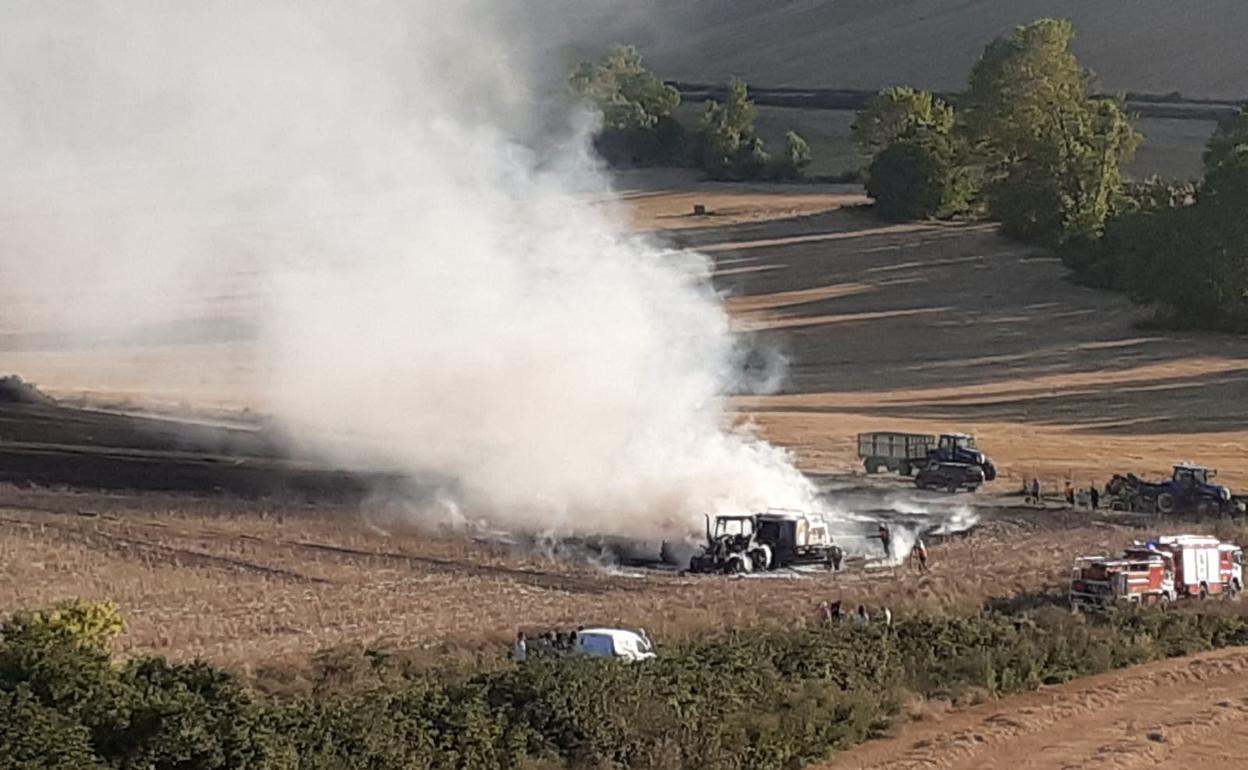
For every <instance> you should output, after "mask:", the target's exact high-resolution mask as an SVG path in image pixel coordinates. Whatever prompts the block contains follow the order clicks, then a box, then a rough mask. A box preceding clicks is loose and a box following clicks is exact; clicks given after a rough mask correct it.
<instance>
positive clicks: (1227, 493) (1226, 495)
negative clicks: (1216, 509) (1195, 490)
mask: <svg viewBox="0 0 1248 770" xmlns="http://www.w3.org/2000/svg"><path fill="white" fill-rule="evenodd" d="M1218 494H1219V495H1221V496H1222V499H1223V500H1225V501H1226V502H1228V503H1229V502H1230V501H1231V490H1229V489H1227V488H1226V487H1218Z"/></svg>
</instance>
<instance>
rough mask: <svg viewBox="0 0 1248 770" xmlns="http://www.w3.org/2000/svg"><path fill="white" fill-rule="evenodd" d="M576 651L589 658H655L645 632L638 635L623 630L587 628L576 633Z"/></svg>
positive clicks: (634, 632)
mask: <svg viewBox="0 0 1248 770" xmlns="http://www.w3.org/2000/svg"><path fill="white" fill-rule="evenodd" d="M576 651H577V652H578V653H580V654H582V655H588V656H590V657H591V658H621V659H623V660H649V659H650V658H653V657H655V654H654V646H653V645H652V644H650V640H649V639H648V638H646V633H645V631H642V632H641V633H638V632H636V631H629V630H627V629H623V628H587V629H585V630H584V631H578V632H577V633H576Z"/></svg>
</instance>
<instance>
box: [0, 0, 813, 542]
mask: <svg viewBox="0 0 1248 770" xmlns="http://www.w3.org/2000/svg"><path fill="white" fill-rule="evenodd" d="M618 5H619V6H620V7H622V8H623V7H626V6H627V5H628V4H627V3H625V2H624V0H620V3H619V4H618ZM524 6H526V4H523V3H509V2H506V0H497V1H496V2H484V1H482V0H460V1H459V2H449V3H448V2H444V0H409V1H408V2H397V0H392V1H389V2H348V1H347V0H334V1H332V2H330V1H323V2H286V1H281V0H248V1H241V0H240V1H238V2H211V1H210V2H201V3H167V2H155V1H154V0H129V1H128V2H124V3H115V2H113V3H108V2H73V3H68V2H55V1H53V0H38V1H37V2H36V1H31V2H24V1H9V2H4V3H3V5H2V7H3V8H4V13H3V17H0V35H2V36H3V37H2V44H0V68H2V70H0V89H2V90H0V100H2V101H0V163H2V164H3V166H4V168H5V173H4V175H3V178H2V179H0V222H2V223H3V231H2V232H0V259H3V265H4V270H5V278H6V281H10V283H9V286H10V287H13V286H14V285H15V284H16V285H17V286H18V288H19V289H20V290H21V292H22V293H23V295H27V296H29V295H40V296H44V297H46V296H49V295H52V294H55V295H58V296H61V297H65V298H67V299H66V300H65V301H63V302H60V303H58V307H57V308H56V310H55V311H50V310H49V309H48V304H47V303H43V304H40V305H38V308H39V309H38V312H35V311H34V310H31V311H30V312H29V314H28V315H27V317H23V318H20V319H18V320H19V321H20V322H22V323H24V324H26V326H27V327H29V326H31V325H32V324H33V325H34V326H35V328H44V327H45V326H46V327H49V328H51V327H56V328H58V329H64V330H69V331H70V332H73V333H78V332H81V331H82V330H83V329H94V328H98V327H100V326H101V324H110V323H111V324H114V325H115V324H116V322H117V320H118V319H124V320H125V321H126V322H127V323H129V324H132V325H133V324H150V323H164V322H167V321H169V320H179V321H185V320H186V319H187V318H192V319H195V320H204V319H207V320H208V321H217V322H219V321H221V320H222V318H220V317H218V316H228V317H229V318H230V319H234V320H237V318H242V319H243V321H244V323H243V324H242V327H243V328H244V329H252V330H253V336H254V346H253V348H254V349H253V352H252V353H251V355H253V356H254V358H253V360H252V361H251V365H252V366H254V368H255V377H256V379H257V381H258V383H259V389H258V393H259V394H260V399H261V403H259V404H258V406H259V407H261V408H262V409H265V410H266V411H269V412H271V413H272V414H274V415H275V416H276V417H277V418H279V419H280V420H281V421H282V422H283V424H285V425H286V426H287V427H288V428H289V429H290V431H291V433H292V435H294V436H296V437H297V438H298V439H299V440H300V441H301V442H304V443H306V444H309V445H312V446H315V447H316V448H317V449H318V451H321V452H323V453H324V454H326V455H327V456H328V457H329V458H331V459H333V460H335V461H337V462H348V463H356V464H360V465H365V466H369V467H384V468H395V467H397V468H402V469H405V470H410V471H412V472H414V473H422V474H424V473H433V474H438V475H442V476H446V477H448V478H451V479H454V480H455V482H456V484H457V489H458V492H457V499H456V501H455V505H456V506H458V507H459V508H461V509H462V510H464V511H465V512H467V513H469V515H472V516H481V517H486V518H490V519H492V520H494V521H496V522H499V523H503V524H509V525H520V526H525V527H529V528H537V529H544V530H552V531H556V532H574V531H580V532H586V531H592V532H621V533H622V532H629V533H645V532H651V533H653V532H657V531H663V530H682V529H687V528H688V527H690V526H696V525H697V522H698V521H699V517H700V514H701V512H703V511H712V512H713V511H715V510H720V509H734V508H757V507H761V506H766V505H777V506H789V507H809V506H810V504H811V498H812V497H813V493H812V488H811V486H810V484H809V483H808V482H807V481H806V479H804V478H803V476H802V475H801V474H800V473H798V472H797V471H796V470H795V469H794V467H793V465H792V463H791V461H790V458H789V457H788V456H787V454H786V453H784V452H783V451H781V450H779V449H777V448H774V447H772V446H770V445H768V444H766V443H764V442H762V441H759V440H757V439H756V438H754V437H753V436H752V435H751V434H749V433H748V432H743V431H741V430H738V429H734V428H733V427H732V426H731V423H730V416H729V415H728V414H727V412H726V410H725V404H724V401H723V394H724V393H725V392H727V391H728V390H729V389H731V388H732V387H734V385H735V384H736V380H737V377H738V371H739V367H738V364H739V353H740V351H739V350H737V348H736V343H735V341H734V338H733V336H732V335H731V333H730V330H729V325H728V319H727V317H726V315H725V313H724V311H723V309H722V307H721V305H720V303H719V301H718V298H717V297H716V296H715V294H714V293H713V291H712V290H711V289H710V287H709V282H708V268H709V264H708V262H707V260H706V259H704V258H702V257H700V256H698V255H695V254H689V253H671V252H668V251H666V250H665V249H663V248H662V247H661V246H660V245H659V244H656V243H654V242H651V241H648V240H646V239H643V238H639V237H635V236H633V235H630V234H629V232H628V230H627V228H626V226H625V224H624V223H623V220H622V214H621V213H620V212H619V211H617V210H615V209H614V208H612V207H611V206H609V205H606V204H603V203H601V201H602V200H603V199H604V198H605V197H606V194H607V193H608V192H609V190H608V188H607V182H606V181H605V178H604V176H603V175H602V174H601V173H600V170H599V169H598V168H597V167H596V165H595V163H594V160H593V159H592V157H591V153H590V152H589V150H588V147H589V143H588V136H589V134H590V132H591V129H592V117H591V116H588V115H585V114H578V113H577V112H576V111H575V110H572V109H571V108H570V105H568V104H566V102H562V101H560V100H557V99H552V98H551V95H552V93H554V92H552V91H551V90H549V89H547V88H545V87H544V85H545V83H546V81H544V80H543V77H542V76H544V75H547V74H549V73H552V72H553V73H560V74H561V73H562V72H564V71H565V69H566V67H567V65H568V63H569V62H568V61H566V60H564V59H561V58H560V57H559V53H558V52H559V51H560V50H561V45H562V44H564V43H567V42H569V41H568V40H566V39H563V38H562V33H561V32H560V30H563V29H564V27H563V26H562V24H561V19H562V18H564V17H562V16H561V14H566V13H567V12H569V11H571V10H576V11H577V12H578V14H577V15H576V17H575V18H576V19H578V20H579V21H581V22H583V21H584V20H585V19H586V17H587V15H590V14H589V12H588V11H587V10H586V9H587V8H591V7H592V6H594V4H593V3H589V4H586V3H583V2H576V0H566V3H565V2H556V0H545V2H543V3H540V4H535V5H533V6H532V7H524ZM597 6H598V7H597V8H594V9H593V10H595V11H604V10H605V11H610V10H611V7H612V5H611V4H606V3H598V4H597ZM539 7H540V9H541V11H542V12H541V13H540V14H539V13H538V12H537V10H536V9H537V8H539ZM566 18H573V17H571V16H568V17H566ZM593 200H597V201H599V202H598V203H591V201H593ZM32 307H33V306H32ZM223 308H224V309H223ZM11 312H17V313H20V312H21V309H20V308H19V309H18V310H16V311H11ZM214 314H215V315H214ZM236 326H237V324H236ZM152 376H153V377H157V376H159V372H158V371H156V370H153V373H152Z"/></svg>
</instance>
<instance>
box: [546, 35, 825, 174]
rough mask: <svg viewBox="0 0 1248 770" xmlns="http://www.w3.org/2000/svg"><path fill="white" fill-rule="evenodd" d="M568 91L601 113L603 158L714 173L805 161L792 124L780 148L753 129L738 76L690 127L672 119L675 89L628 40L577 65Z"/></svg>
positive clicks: (806, 149) (753, 110) (763, 170)
mask: <svg viewBox="0 0 1248 770" xmlns="http://www.w3.org/2000/svg"><path fill="white" fill-rule="evenodd" d="M568 82H569V86H570V89H571V91H572V94H573V95H574V96H576V97H577V98H580V99H584V100H586V101H588V102H590V103H591V104H593V105H594V106H595V107H596V108H597V110H598V111H599V112H600V113H601V115H602V126H601V128H600V129H599V131H598V134H597V137H596V139H595V143H596V147H597V149H598V152H599V153H600V154H601V155H602V157H603V158H604V159H606V160H607V162H608V163H611V164H613V165H620V166H648V165H671V166H692V167H696V168H701V169H703V170H704V171H706V173H707V175H708V176H709V177H711V178H712V179H719V180H735V181H741V180H750V179H772V180H781V179H795V178H797V177H799V176H800V175H801V173H802V170H803V169H804V168H806V166H808V165H809V164H810V161H811V152H810V145H809V144H808V143H807V142H806V140H805V139H803V138H802V137H801V136H800V135H798V134H797V133H796V132H795V131H789V132H788V133H787V134H786V135H785V138H784V147H783V148H781V150H780V151H779V152H778V153H773V152H771V151H770V150H768V148H767V146H766V144H765V143H764V142H763V140H762V138H761V137H759V136H758V132H757V130H756V128H755V122H756V120H757V118H758V108H757V107H755V105H754V102H753V101H751V100H750V95H749V87H748V86H747V85H746V83H745V81H743V80H739V79H738V80H733V81H732V82H731V83H729V87H728V93H727V96H726V97H725V99H724V101H723V102H722V103H720V102H717V101H715V100H710V101H708V102H707V103H706V109H705V111H704V112H703V114H702V120H701V123H700V124H699V127H698V130H697V131H696V132H694V133H692V134H690V132H689V131H688V130H687V129H686V128H685V127H684V125H683V124H682V123H681V122H680V121H679V120H677V119H676V118H675V116H674V113H675V111H676V109H677V108H678V107H679V106H680V102H681V99H680V93H679V92H678V91H677V90H676V89H675V88H674V87H673V86H670V85H668V84H666V83H664V82H663V81H662V80H659V78H658V77H657V76H655V74H654V73H653V72H651V71H650V70H648V69H646V68H645V67H644V66H643V65H642V60H641V55H640V54H639V53H638V52H637V49H635V48H633V47H631V46H622V45H617V46H614V47H612V48H611V49H610V50H609V51H608V52H607V54H606V55H605V56H604V57H603V58H602V59H601V60H599V61H596V62H594V61H583V62H581V63H579V64H577V65H576V67H575V68H573V70H572V74H571V75H570V76H569V79H568Z"/></svg>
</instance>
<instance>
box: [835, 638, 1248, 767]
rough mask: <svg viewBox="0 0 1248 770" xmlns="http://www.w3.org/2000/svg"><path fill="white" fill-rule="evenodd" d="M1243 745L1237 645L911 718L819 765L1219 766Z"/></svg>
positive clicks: (1244, 683) (1238, 756) (1244, 665)
mask: <svg viewBox="0 0 1248 770" xmlns="http://www.w3.org/2000/svg"><path fill="white" fill-rule="evenodd" d="M929 714H930V712H929ZM1246 746H1248V649H1243V648H1237V649H1229V650H1219V651H1216V652H1210V653H1205V654H1201V655H1194V656H1191V657H1187V658H1178V659H1174V660H1167V661H1161V662H1157V663H1151V664H1147V665H1143V666H1137V667H1134V668H1130V669H1126V670H1123V671H1116V672H1112V673H1108V674H1103V675H1100V676H1094V677H1090V678H1087V679H1081V680H1078V681H1076V682H1071V683H1069V684H1066V685H1062V686H1059V687H1049V688H1045V689H1043V690H1040V691H1038V692H1034V693H1029V694H1026V695H1021V696H1018V697H1014V698H1009V699H1006V700H1002V701H999V702H995V703H986V704H983V705H980V706H975V707H973V708H969V709H966V710H962V711H954V712H949V713H946V714H944V715H942V716H935V717H929V718H928V719H927V720H925V721H921V722H911V723H908V724H906V725H904V726H903V727H902V728H901V729H900V731H899V734H898V735H897V736H896V737H894V738H889V739H886V740H881V741H875V742H872V743H868V744H864V745H863V746H860V747H858V748H856V749H852V750H850V751H849V752H846V753H845V754H844V755H842V756H840V757H838V758H837V759H836V760H835V761H833V762H831V763H829V764H827V765H825V766H824V767H823V770H850V769H851V768H852V769H854V770H917V769H918V768H923V769H924V770H940V769H941V768H950V769H952V768H959V769H961V768H966V769H967V770H971V769H972V768H983V769H984V770H991V769H993V768H1002V767H1010V768H1014V769H1015V770H1049V769H1050V768H1051V769H1052V770H1058V769H1059V768H1088V769H1089V770H1090V769H1092V768H1115V769H1117V770H1128V769H1134V768H1139V769H1140V770H1143V769H1144V768H1153V767H1158V768H1184V770H1203V769H1205V768H1208V770H1224V769H1225V768H1230V767H1240V766H1242V765H1243V762H1244V748H1245V747H1246Z"/></svg>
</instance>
